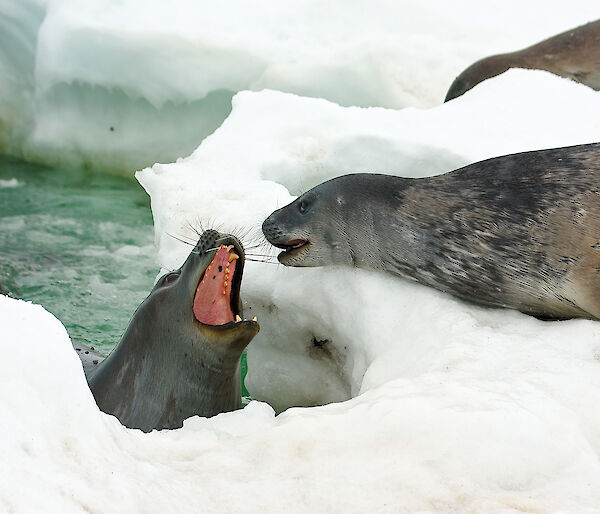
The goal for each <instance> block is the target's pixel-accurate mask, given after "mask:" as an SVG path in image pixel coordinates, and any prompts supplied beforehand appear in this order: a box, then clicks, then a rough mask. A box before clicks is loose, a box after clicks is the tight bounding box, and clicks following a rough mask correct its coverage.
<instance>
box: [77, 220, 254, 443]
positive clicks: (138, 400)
mask: <svg viewBox="0 0 600 514" xmlns="http://www.w3.org/2000/svg"><path fill="white" fill-rule="evenodd" d="M243 268H244V250H243V248H242V245H241V243H240V242H239V241H238V240H237V238H235V237H234V236H231V235H224V234H220V233H218V232H216V231H214V230H208V231H206V232H204V233H203V234H202V236H201V237H200V239H199V241H198V243H197V244H196V246H195V247H194V249H193V250H192V252H191V253H190V255H189V256H188V258H187V259H186V261H185V262H184V264H183V265H182V266H181V268H179V269H178V270H176V271H173V272H171V273H168V274H166V275H164V276H163V277H162V278H161V279H160V280H158V282H157V283H156V285H155V286H154V289H153V290H152V291H151V293H150V295H149V296H148V297H147V298H146V299H145V300H144V301H143V302H142V304H141V305H140V306H139V307H138V308H137V310H136V311H135V313H134V315H133V317H132V318H131V321H130V323H129V326H128V327H127V329H126V331H125V333H124V335H123V338H122V339H121V341H120V342H119V344H118V345H117V346H116V347H115V348H114V350H113V351H112V353H111V354H110V355H109V356H108V357H107V358H106V359H105V360H103V361H102V362H99V363H98V364H97V365H96V364H94V363H92V364H94V365H93V367H92V368H93V369H91V370H90V371H89V375H88V384H89V386H90V389H91V391H92V393H93V395H94V398H95V399H96V403H97V404H98V406H99V407H100V409H101V410H102V411H104V412H107V413H109V414H113V415H115V416H116V417H117V418H118V419H119V420H120V421H121V423H122V424H124V425H125V426H127V427H130V428H139V429H142V430H143V431H146V432H147V431H150V430H152V429H162V428H178V427H181V426H182V425H183V421H184V420H185V419H186V418H188V417H190V416H194V415H199V416H213V415H215V414H219V413H221V412H227V411H231V410H234V409H237V408H240V407H241V391H240V388H241V380H240V357H241V355H242V352H243V351H244V349H245V348H246V346H247V345H248V343H250V341H251V340H252V338H253V337H254V336H255V335H256V334H257V333H258V331H259V325H258V323H257V322H256V318H255V319H253V320H248V321H246V320H243V319H242V318H243V315H242V306H241V301H240V285H241V281H242V272H243ZM78 353H79V354H80V355H81V354H83V355H82V357H83V356H84V355H87V354H85V351H81V350H80V351H79V352H78ZM84 360H85V359H84ZM94 360H98V359H97V358H96V359H94ZM84 364H86V362H84ZM87 367H88V368H90V365H89V362H88V363H87Z"/></svg>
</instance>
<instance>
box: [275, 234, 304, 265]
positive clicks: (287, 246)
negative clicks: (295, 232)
mask: <svg viewBox="0 0 600 514" xmlns="http://www.w3.org/2000/svg"><path fill="white" fill-rule="evenodd" d="M271 244H273V246H276V247H277V248H281V249H283V250H284V251H283V252H281V253H280V254H279V256H278V259H279V260H280V261H281V258H282V257H288V256H291V255H295V254H297V253H299V252H300V251H301V250H302V249H308V247H309V246H310V241H308V240H307V239H290V240H289V241H286V242H285V243H271Z"/></svg>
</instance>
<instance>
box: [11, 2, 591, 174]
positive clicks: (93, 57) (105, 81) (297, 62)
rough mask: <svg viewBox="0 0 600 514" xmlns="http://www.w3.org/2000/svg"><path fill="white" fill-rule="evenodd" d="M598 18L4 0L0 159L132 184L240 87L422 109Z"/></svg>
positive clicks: (559, 6)
mask: <svg viewBox="0 0 600 514" xmlns="http://www.w3.org/2000/svg"><path fill="white" fill-rule="evenodd" d="M515 12H518V15H515ZM596 17H597V5H596V2H595V1H594V0H576V1H573V2H569V3H568V4H567V3H564V2H553V3H552V7H551V8H549V6H548V2H544V1H542V0H529V1H528V2H519V1H517V0H507V1H505V2H502V3H501V4H499V5H494V8H493V16H490V8H489V6H488V5H487V4H485V3H482V2H476V1H474V0H457V1H455V2H451V3H448V2H441V1H438V2H435V3H431V2H421V1H419V0H403V1H402V2H397V1H394V0H377V1H375V2H370V3H369V4H368V6H367V5H366V4H364V3H362V2H356V1H352V2H348V1H344V0H329V1H328V2H321V1H317V0H301V1H298V2H294V3H289V2H275V1H273V0H260V1H256V0H253V1H249V0H245V1H237V0H236V1H233V0H227V1H223V2H218V3H215V2H208V1H198V0H180V1H178V2H176V3H175V4H173V3H169V2H162V3H161V2H153V3H152V4H150V5H149V4H148V2H145V1H143V0H121V1H116V0H112V1H108V0H86V1H85V2H81V1H80V0H47V1H45V0H20V1H19V2H15V1H14V0H0V28H1V29H2V30H0V41H1V42H2V43H3V45H2V47H3V49H5V50H6V52H4V53H2V54H0V86H2V87H0V149H1V150H3V151H4V152H10V153H12V154H14V155H18V156H25V157H26V158H28V159H35V160H37V161H42V162H49V163H59V164H69V165H77V166H81V165H85V166H88V167H93V168H97V169H101V170H106V169H112V170H117V171H120V172H124V173H131V172H132V170H134V169H139V168H141V167H144V166H148V165H151V164H153V163H154V162H170V161H173V160H175V159H176V158H177V157H185V156H187V155H189V154H190V153H191V152H192V151H193V149H194V148H196V146H197V145H198V144H199V142H200V141H201V140H202V139H203V138H204V137H205V136H207V135H209V134H210V133H212V132H213V131H214V130H215V129H216V128H217V127H219V125H220V124H221V123H222V121H223V120H224V119H225V118H226V117H227V115H228V114H229V112H230V110H231V103H230V102H231V98H232V96H233V95H234V94H235V93H236V92H238V91H241V90H255V91H259V90H262V89H264V88H269V89H276V90H281V91H284V92H290V93H296V94H299V95H304V96H313V97H321V98H325V99H328V100H331V101H333V102H336V103H338V104H340V105H344V106H349V105H357V106H382V107H390V108H402V107H406V106H415V107H431V106H433V105H436V104H438V103H440V102H441V101H442V99H443V98H444V96H445V93H446V90H447V88H448V87H449V85H450V84H451V82H452V80H453V79H454V77H455V76H456V75H457V74H458V73H460V72H461V71H462V70H463V69H464V68H465V67H467V66H468V65H469V64H471V63H472V62H474V61H475V60H477V59H479V58H481V57H484V56H486V55H489V54H494V53H498V52H505V51H511V50H516V49H519V48H521V47H524V46H527V45H530V44H532V43H535V42H537V41H539V40H541V39H544V38H546V37H549V36H552V35H554V34H556V33H558V32H561V31H563V30H566V29H569V28H572V27H576V26H578V25H581V24H583V23H586V22H588V21H591V20H593V19H595V18H596Z"/></svg>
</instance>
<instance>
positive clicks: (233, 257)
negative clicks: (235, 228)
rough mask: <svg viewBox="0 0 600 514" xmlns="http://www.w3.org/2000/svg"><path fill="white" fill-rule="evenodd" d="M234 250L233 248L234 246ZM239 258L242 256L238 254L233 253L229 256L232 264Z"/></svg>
mask: <svg viewBox="0 0 600 514" xmlns="http://www.w3.org/2000/svg"><path fill="white" fill-rule="evenodd" d="M232 248H233V246H232ZM239 258H240V256H239V255H238V254H237V253H235V252H231V253H230V254H229V262H231V261H232V260H234V259H239Z"/></svg>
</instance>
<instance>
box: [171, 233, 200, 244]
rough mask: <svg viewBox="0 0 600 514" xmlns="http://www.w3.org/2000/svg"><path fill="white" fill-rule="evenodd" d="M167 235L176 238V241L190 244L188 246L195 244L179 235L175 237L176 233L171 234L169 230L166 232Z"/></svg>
mask: <svg viewBox="0 0 600 514" xmlns="http://www.w3.org/2000/svg"><path fill="white" fill-rule="evenodd" d="M166 234H167V235H168V236H170V237H172V238H173V239H176V240H177V241H179V242H181V243H183V244H186V245H190V246H196V243H190V242H189V241H186V240H185V239H181V238H180V237H177V236H176V235H173V234H171V233H169V232H167V233H166Z"/></svg>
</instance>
